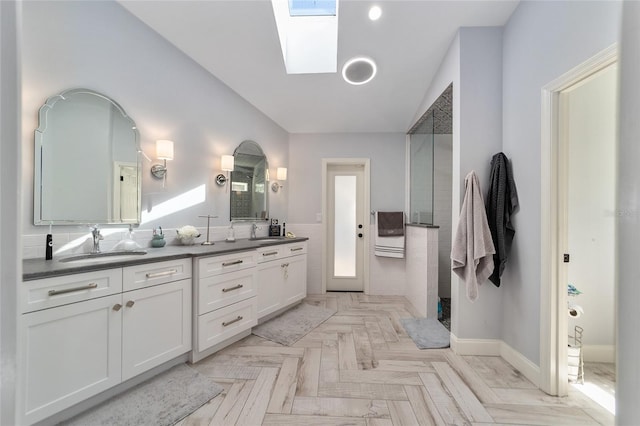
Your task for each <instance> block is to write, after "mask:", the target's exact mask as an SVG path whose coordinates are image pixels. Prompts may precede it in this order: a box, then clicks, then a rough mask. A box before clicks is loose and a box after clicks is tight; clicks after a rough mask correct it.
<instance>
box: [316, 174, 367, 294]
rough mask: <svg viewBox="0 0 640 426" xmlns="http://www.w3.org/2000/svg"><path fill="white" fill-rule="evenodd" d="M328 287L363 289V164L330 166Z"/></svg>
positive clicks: (331, 289) (336, 289)
mask: <svg viewBox="0 0 640 426" xmlns="http://www.w3.org/2000/svg"><path fill="white" fill-rule="evenodd" d="M326 188H327V207H328V212H327V213H328V215H327V219H328V229H327V233H328V234H327V244H328V248H327V249H328V250H327V260H328V262H327V271H326V277H327V290H329V291H363V290H364V273H363V270H364V266H363V265H364V262H363V259H364V232H365V229H364V226H365V221H366V219H367V217H365V211H364V167H363V166H362V165H332V166H329V168H328V169H327V182H326Z"/></svg>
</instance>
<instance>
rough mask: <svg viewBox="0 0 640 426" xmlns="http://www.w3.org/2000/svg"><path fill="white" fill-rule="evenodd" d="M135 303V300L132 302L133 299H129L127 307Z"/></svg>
mask: <svg viewBox="0 0 640 426" xmlns="http://www.w3.org/2000/svg"><path fill="white" fill-rule="evenodd" d="M135 303H136V302H134V301H133V300H129V301H128V302H127V308H130V307H132V306H133V305H135Z"/></svg>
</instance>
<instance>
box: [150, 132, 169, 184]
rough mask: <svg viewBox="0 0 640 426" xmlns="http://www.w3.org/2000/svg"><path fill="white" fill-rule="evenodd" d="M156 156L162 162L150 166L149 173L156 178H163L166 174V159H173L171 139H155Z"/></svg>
mask: <svg viewBox="0 0 640 426" xmlns="http://www.w3.org/2000/svg"><path fill="white" fill-rule="evenodd" d="M156 158H157V159H158V160H162V161H163V163H162V164H154V165H153V166H151V174H152V175H153V176H154V177H156V178H158V179H165V178H166V176H167V160H173V141H168V140H157V141H156Z"/></svg>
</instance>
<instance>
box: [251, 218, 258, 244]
mask: <svg viewBox="0 0 640 426" xmlns="http://www.w3.org/2000/svg"><path fill="white" fill-rule="evenodd" d="M256 229H258V225H256V223H255V222H253V223H252V224H251V237H250V239H252V240H255V239H256Z"/></svg>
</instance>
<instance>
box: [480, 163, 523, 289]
mask: <svg viewBox="0 0 640 426" xmlns="http://www.w3.org/2000/svg"><path fill="white" fill-rule="evenodd" d="M517 209H518V192H517V190H516V183H515V182H514V180H513V172H512V170H511V165H510V164H509V160H508V159H507V157H506V155H504V154H503V153H502V152H499V153H497V154H496V155H494V156H493V158H492V159H491V184H490V186H489V192H488V193H487V220H488V222H489V229H490V230H491V237H492V238H493V245H494V246H495V248H496V253H495V254H494V255H493V263H494V265H495V266H494V268H493V273H492V274H491V276H490V277H489V280H490V281H491V282H492V283H494V284H495V285H496V286H497V287H500V277H501V276H502V272H503V271H504V268H505V267H506V265H507V256H508V255H509V250H511V243H512V241H513V237H514V235H515V233H516V230H515V228H514V227H513V225H512V224H511V215H512V214H513V213H515V211H516V210H517Z"/></svg>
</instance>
